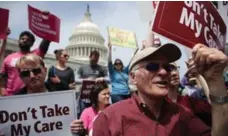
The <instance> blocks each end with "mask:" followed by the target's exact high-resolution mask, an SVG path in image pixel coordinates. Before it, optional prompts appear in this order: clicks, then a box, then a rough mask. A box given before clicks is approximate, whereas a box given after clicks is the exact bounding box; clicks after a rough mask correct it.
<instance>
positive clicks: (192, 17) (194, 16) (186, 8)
mask: <svg viewBox="0 0 228 136" xmlns="http://www.w3.org/2000/svg"><path fill="white" fill-rule="evenodd" d="M152 31H154V32H155V33H157V34H160V35H162V36H164V37H166V38H168V39H171V40H173V41H175V42H178V43H180V44H182V45H184V46H187V47H190V48H192V47H193V46H194V45H195V44H196V43H202V44H205V45H207V46H209V47H212V48H217V49H219V50H222V51H224V49H225V37H226V25H225V23H224V21H223V20H222V18H221V16H220V15H219V13H218V12H217V10H216V9H215V7H214V6H213V4H212V3H211V2H208V1H178V2H171V1H167V2H166V1H161V2H159V4H158V5H157V10H156V15H155V19H154V23H153V26H152Z"/></svg>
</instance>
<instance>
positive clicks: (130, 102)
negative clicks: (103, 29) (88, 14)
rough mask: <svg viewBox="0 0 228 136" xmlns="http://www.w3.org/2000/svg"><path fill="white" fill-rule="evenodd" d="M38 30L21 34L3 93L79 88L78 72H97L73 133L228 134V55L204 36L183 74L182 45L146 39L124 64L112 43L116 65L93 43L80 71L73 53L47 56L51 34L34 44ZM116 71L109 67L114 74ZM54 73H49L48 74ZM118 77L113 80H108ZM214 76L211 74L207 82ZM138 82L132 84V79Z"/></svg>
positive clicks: (6, 68)
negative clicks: (50, 62)
mask: <svg viewBox="0 0 228 136" xmlns="http://www.w3.org/2000/svg"><path fill="white" fill-rule="evenodd" d="M34 42H35V36H34V35H33V34H32V33H31V32H29V31H24V32H22V33H21V34H20V35H19V40H18V46H19V49H20V50H19V51H18V52H15V53H12V54H10V55H8V56H7V57H6V58H5V59H4V62H3V64H1V65H2V67H1V75H0V89H1V90H0V94H1V96H2V97H4V96H12V95H26V94H33V93H48V92H53V91H67V90H73V89H75V86H76V80H80V81H83V80H88V79H89V80H94V81H95V85H94V87H93V88H92V90H91V94H90V97H89V98H90V103H88V102H86V101H83V100H80V97H79V101H78V103H79V104H78V105H79V107H78V108H79V113H78V119H75V120H72V122H71V123H70V129H71V132H72V133H75V134H78V135H80V136H85V135H91V136H92V135H93V136H120V135H124V136H132V135H136V136H142V135H156V136H168V135H169V136H170V135H173V136H182V135H189V136H193V135H194V136H209V135H213V136H225V135H227V134H228V131H227V128H226V127H227V126H228V111H227V109H228V94H227V89H226V86H225V82H224V78H223V72H224V69H225V67H226V65H227V62H228V58H227V56H226V55H225V54H224V53H223V52H221V51H219V50H217V49H214V48H209V47H207V46H205V45H202V44H197V45H195V46H194V48H193V51H192V57H191V58H189V60H187V61H186V65H187V68H188V69H187V70H186V74H185V75H184V77H183V78H181V77H180V76H179V69H180V66H178V65H177V63H176V61H177V60H179V59H180V58H181V55H182V54H181V51H180V49H179V48H178V47H177V46H176V45H174V44H171V43H168V44H163V45H158V44H156V45H153V44H151V45H150V46H147V45H144V46H143V48H142V49H140V50H139V49H137V50H136V51H135V53H134V54H133V57H132V59H131V60H129V64H128V65H127V66H126V67H124V65H123V62H122V60H121V58H119V59H116V60H115V61H114V62H112V45H111V44H110V43H108V49H109V54H108V58H107V60H108V66H107V67H108V69H107V70H106V68H105V67H103V66H101V65H99V64H98V62H99V56H100V54H99V52H98V51H96V50H93V51H91V53H90V56H88V57H89V59H90V63H89V64H85V65H82V66H81V67H80V69H79V70H78V73H77V74H78V75H79V79H75V73H74V71H73V70H72V68H70V67H69V66H67V61H68V59H69V57H70V56H69V54H68V53H67V51H66V50H64V49H57V50H55V51H54V54H55V55H56V65H54V66H51V67H50V68H49V69H47V68H46V66H45V63H44V61H43V59H44V56H45V54H46V53H47V51H48V48H49V45H50V43H51V42H50V41H48V40H45V39H43V40H42V42H41V43H40V46H39V47H38V48H37V49H35V50H33V51H31V47H32V46H33V44H34ZM108 73H109V74H108ZM46 76H47V80H46ZM108 81H110V85H111V87H109V85H108ZM205 81H206V82H205ZM129 83H131V85H133V86H134V88H136V91H135V92H132V89H131V87H130V84H129Z"/></svg>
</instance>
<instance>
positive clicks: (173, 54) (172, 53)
mask: <svg viewBox="0 0 228 136" xmlns="http://www.w3.org/2000/svg"><path fill="white" fill-rule="evenodd" d="M154 54H161V55H162V56H164V57H165V58H166V59H167V61H168V62H169V63H171V62H174V61H176V60H178V59H179V58H180V57H181V51H180V49H179V48H178V47H177V46H176V45H174V44H171V43H167V44H164V45H162V46H160V47H159V48H155V47H147V48H145V49H143V50H141V51H139V52H137V53H136V54H135V56H133V59H132V61H131V63H130V66H129V70H131V69H132V67H133V66H134V65H136V64H137V63H138V62H140V61H142V60H144V59H146V58H148V57H150V56H152V55H154Z"/></svg>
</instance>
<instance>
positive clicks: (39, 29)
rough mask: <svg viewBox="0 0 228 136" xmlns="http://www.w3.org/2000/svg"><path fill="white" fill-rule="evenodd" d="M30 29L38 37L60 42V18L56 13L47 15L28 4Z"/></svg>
mask: <svg viewBox="0 0 228 136" xmlns="http://www.w3.org/2000/svg"><path fill="white" fill-rule="evenodd" d="M28 22H29V29H30V30H31V31H32V32H33V33H34V34H36V35H37V36H38V37H40V38H43V39H46V40H50V41H54V42H59V33H60V19H59V18H58V17H56V16H55V15H52V14H48V15H45V14H44V13H43V12H42V11H40V10H38V9H35V8H33V7H31V6H30V5H28Z"/></svg>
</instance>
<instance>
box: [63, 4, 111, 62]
mask: <svg viewBox="0 0 228 136" xmlns="http://www.w3.org/2000/svg"><path fill="white" fill-rule="evenodd" d="M93 50H97V51H98V52H99V53H100V62H101V63H102V64H105V63H106V61H107V47H105V45H104V38H103V36H102V35H101V33H100V29H99V27H98V26H97V25H96V24H95V23H93V22H92V20H91V14H90V11H89V6H88V7H87V11H86V13H85V16H84V19H83V21H82V22H81V23H80V24H79V25H77V26H76V27H75V28H74V31H73V34H72V35H71V36H70V38H69V45H68V46H67V51H68V53H69V54H70V56H71V57H72V58H74V59H76V60H79V61H84V62H88V61H89V55H90V52H91V51H93Z"/></svg>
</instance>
